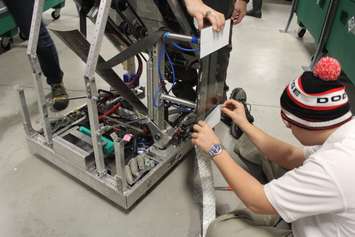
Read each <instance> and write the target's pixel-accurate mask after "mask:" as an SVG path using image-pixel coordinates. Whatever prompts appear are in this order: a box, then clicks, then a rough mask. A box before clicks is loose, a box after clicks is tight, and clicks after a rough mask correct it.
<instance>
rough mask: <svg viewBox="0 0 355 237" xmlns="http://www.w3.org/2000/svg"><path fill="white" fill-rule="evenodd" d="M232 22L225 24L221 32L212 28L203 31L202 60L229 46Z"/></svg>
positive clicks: (201, 42) (201, 43)
mask: <svg viewBox="0 0 355 237" xmlns="http://www.w3.org/2000/svg"><path fill="white" fill-rule="evenodd" d="M230 28H231V20H230V19H229V20H227V21H226V22H225V25H224V28H223V30H222V31H220V32H216V31H214V30H213V29H212V26H210V27H206V28H204V29H202V30H201V39H200V58H203V57H205V56H207V55H209V54H210V53H213V52H215V51H216V50H218V49H220V48H223V47H224V46H226V45H228V44H229V36H230Z"/></svg>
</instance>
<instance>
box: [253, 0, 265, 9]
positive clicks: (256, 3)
mask: <svg viewBox="0 0 355 237" xmlns="http://www.w3.org/2000/svg"><path fill="white" fill-rule="evenodd" d="M262 5H263V0H253V10H254V11H261V7H262Z"/></svg>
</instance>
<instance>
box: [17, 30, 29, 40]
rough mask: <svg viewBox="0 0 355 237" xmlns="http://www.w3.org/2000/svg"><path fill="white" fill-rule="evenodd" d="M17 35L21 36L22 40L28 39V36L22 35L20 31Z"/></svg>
mask: <svg viewBox="0 0 355 237" xmlns="http://www.w3.org/2000/svg"><path fill="white" fill-rule="evenodd" d="M18 35H19V36H20V38H21V39H22V40H23V41H26V40H28V37H26V35H24V34H23V33H22V32H20V33H19V34H18Z"/></svg>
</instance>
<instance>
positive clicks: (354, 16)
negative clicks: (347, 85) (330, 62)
mask: <svg viewBox="0 0 355 237" xmlns="http://www.w3.org/2000/svg"><path fill="white" fill-rule="evenodd" d="M326 49H327V51H328V54H329V55H331V56H333V57H335V58H337V59H338V60H339V61H340V62H341V64H342V68H343V71H344V73H345V74H346V75H347V77H348V78H349V79H350V80H351V81H352V83H353V84H355V0H341V1H340V3H339V6H338V9H337V13H336V17H335V19H334V23H333V25H332V29H331V34H330V37H329V39H328V42H327V45H326Z"/></svg>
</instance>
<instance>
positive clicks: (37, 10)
mask: <svg viewBox="0 0 355 237" xmlns="http://www.w3.org/2000/svg"><path fill="white" fill-rule="evenodd" d="M43 7H44V0H36V1H35V3H34V8H33V14H32V22H31V30H30V36H29V40H28V46H27V56H28V59H29V61H30V64H31V67H32V73H33V78H34V82H35V88H36V92H37V93H36V94H37V103H38V108H39V112H40V115H41V124H42V127H43V130H44V135H45V138H46V143H47V144H48V145H50V146H51V145H52V136H53V135H52V131H51V128H50V122H49V118H48V105H47V102H46V99H45V95H44V91H43V84H42V70H41V67H40V65H39V62H38V58H37V46H38V38H39V31H40V27H41V20H42V10H43Z"/></svg>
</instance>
